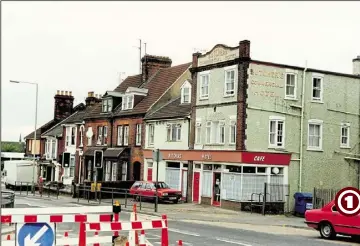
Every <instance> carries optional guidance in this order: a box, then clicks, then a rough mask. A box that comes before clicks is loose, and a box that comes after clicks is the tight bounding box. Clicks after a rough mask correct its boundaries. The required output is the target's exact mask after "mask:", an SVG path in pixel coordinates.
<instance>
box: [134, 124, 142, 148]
mask: <svg viewBox="0 0 360 246" xmlns="http://www.w3.org/2000/svg"><path fill="white" fill-rule="evenodd" d="M135 144H136V145H137V146H139V145H141V124H137V125H136V141H135Z"/></svg>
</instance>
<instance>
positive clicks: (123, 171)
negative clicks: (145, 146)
mask: <svg viewBox="0 0 360 246" xmlns="http://www.w3.org/2000/svg"><path fill="white" fill-rule="evenodd" d="M126 177H127V162H126V161H124V162H123V163H122V166H121V180H122V181H126Z"/></svg>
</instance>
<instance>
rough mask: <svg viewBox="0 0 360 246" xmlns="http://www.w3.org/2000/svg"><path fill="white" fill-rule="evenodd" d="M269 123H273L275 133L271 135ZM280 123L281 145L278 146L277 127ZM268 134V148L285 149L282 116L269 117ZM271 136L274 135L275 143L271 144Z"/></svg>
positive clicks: (283, 119)
mask: <svg viewBox="0 0 360 246" xmlns="http://www.w3.org/2000/svg"><path fill="white" fill-rule="evenodd" d="M271 122H275V132H274V133H272V132H271ZM280 122H282V127H283V129H282V142H281V145H279V142H278V131H279V129H278V127H279V123H280ZM268 129H269V133H268V139H269V140H268V141H269V146H268V148H285V136H286V135H285V117H282V116H270V117H269V128H268ZM272 134H275V135H274V140H275V142H274V143H271V135H272Z"/></svg>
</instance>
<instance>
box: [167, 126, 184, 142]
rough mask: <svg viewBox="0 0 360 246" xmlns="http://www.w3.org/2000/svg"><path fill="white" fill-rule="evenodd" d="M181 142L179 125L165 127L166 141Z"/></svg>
mask: <svg viewBox="0 0 360 246" xmlns="http://www.w3.org/2000/svg"><path fill="white" fill-rule="evenodd" d="M180 140H181V124H168V125H167V141H169V142H175V141H180Z"/></svg>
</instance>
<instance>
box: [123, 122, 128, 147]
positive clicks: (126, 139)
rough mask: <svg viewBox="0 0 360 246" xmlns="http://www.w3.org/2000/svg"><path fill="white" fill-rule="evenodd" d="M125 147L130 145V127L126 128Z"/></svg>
mask: <svg viewBox="0 0 360 246" xmlns="http://www.w3.org/2000/svg"><path fill="white" fill-rule="evenodd" d="M124 145H125V146H128V145H129V126H124Z"/></svg>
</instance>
